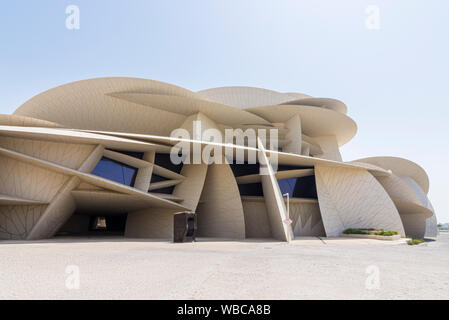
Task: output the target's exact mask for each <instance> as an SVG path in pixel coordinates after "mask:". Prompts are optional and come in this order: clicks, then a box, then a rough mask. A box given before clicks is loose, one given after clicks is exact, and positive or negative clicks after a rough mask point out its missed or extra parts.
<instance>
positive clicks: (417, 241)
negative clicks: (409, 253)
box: [407, 239, 424, 246]
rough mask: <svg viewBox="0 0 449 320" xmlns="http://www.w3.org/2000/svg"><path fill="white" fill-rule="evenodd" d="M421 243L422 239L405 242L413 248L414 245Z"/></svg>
mask: <svg viewBox="0 0 449 320" xmlns="http://www.w3.org/2000/svg"><path fill="white" fill-rule="evenodd" d="M423 242H424V240H423V239H412V240H409V241H407V244H408V245H409V246H413V245H415V244H420V243H423Z"/></svg>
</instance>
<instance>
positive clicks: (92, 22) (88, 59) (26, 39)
mask: <svg viewBox="0 0 449 320" xmlns="http://www.w3.org/2000/svg"><path fill="white" fill-rule="evenodd" d="M70 4H74V5H78V6H79V8H80V13H81V16H80V18H81V19H80V23H81V24H80V26H81V28H80V30H68V29H67V28H66V27H65V19H66V14H65V8H66V6H68V5H70ZM368 5H377V6H378V7H379V9H380V29H379V30H369V29H367V28H366V27H365V20H366V18H367V15H366V13H365V9H366V7H367V6H368ZM448 39H449V1H446V0H440V1H436V0H428V1H424V0H422V1H413V0H385V1H379V0H372V1H365V0H352V1H344V0H339V1H335V0H326V1H324V0H314V1H300V0H296V1H295V0H292V1H287V0H277V1H275V0H270V1H263V0H253V1H248V0H220V1H218V0H178V1H170V0H164V1H163V0H157V1H156V0H154V1H153V0H128V1H123V0H108V1H106V0H104V1H100V0H95V1H93V0H81V1H79V0H78V1H76V0H73V1H62V0H39V1H30V0H15V1H2V2H1V4H0V40H1V50H0V113H12V112H13V111H14V110H15V109H16V108H17V107H18V106H20V105H21V104H22V103H23V102H25V101H26V100H27V99H29V98H31V97H32V96H33V95H35V94H37V93H40V92H42V91H44V90H47V89H49V88H52V87H55V86H58V85H60V84H63V83H66V82H71V81H75V80H80V79H85V78H91V77H100V76H130V77H143V78H149V79H155V80H161V81H166V82H169V83H173V84H177V85H180V86H182V87H185V88H188V89H191V90H195V91H196V90H201V89H206V88H210V87H217V86H227V85H245V86H256V87H264V88H269V89H274V90H279V91H296V92H303V93H307V94H310V95H313V96H317V97H332V98H337V99H340V100H342V101H344V102H345V103H346V104H347V105H348V108H349V113H348V114H349V115H350V116H351V117H352V118H353V119H354V120H355V121H356V122H357V124H358V126H359V131H358V134H357V136H356V137H355V138H354V140H353V141H351V142H350V143H349V144H347V145H346V146H344V147H343V148H342V154H343V157H344V160H353V159H357V158H360V157H366V156H376V155H393V156H399V157H405V158H409V159H411V160H412V161H415V162H417V163H418V164H420V165H421V166H423V167H424V168H425V169H426V170H427V172H428V174H429V177H430V182H431V184H430V186H431V187H430V189H431V191H430V199H431V201H432V202H433V204H434V207H435V209H436V211H437V216H438V218H439V220H440V221H441V222H449V210H448V209H449V201H448V199H447V198H448V195H447V190H448V187H449V183H448V178H449V174H448V168H447V166H448V164H447V161H448V160H447V159H449V154H448V138H449V134H448V120H449V111H448V104H449V102H448V99H447V95H448V93H449V81H448V75H449V62H448V58H449V44H448V43H449V41H448Z"/></svg>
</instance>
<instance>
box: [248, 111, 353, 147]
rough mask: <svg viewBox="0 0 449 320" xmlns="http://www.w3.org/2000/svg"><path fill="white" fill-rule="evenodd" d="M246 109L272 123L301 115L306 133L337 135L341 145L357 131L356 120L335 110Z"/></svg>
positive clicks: (319, 135) (318, 135) (310, 134)
mask: <svg viewBox="0 0 449 320" xmlns="http://www.w3.org/2000/svg"><path fill="white" fill-rule="evenodd" d="M246 110H247V111H249V112H252V113H254V114H257V115H258V116H260V117H262V118H264V119H267V120H268V121H270V122H272V123H281V122H286V121H287V120H289V119H291V118H292V117H293V116H295V115H299V116H300V117H301V126H302V130H303V132H304V133H305V134H306V135H308V136H310V137H321V136H335V137H336V139H337V143H338V145H339V146H342V145H344V144H346V143H347V142H349V141H350V140H351V139H352V138H353V137H354V136H355V134H356V133H357V125H356V123H355V122H354V120H352V119H351V118H350V117H348V116H346V115H344V114H341V113H340V112H336V111H334V110H329V109H324V108H317V107H313V106H298V105H278V106H263V107H256V108H249V109H246Z"/></svg>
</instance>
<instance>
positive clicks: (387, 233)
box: [374, 230, 398, 236]
mask: <svg viewBox="0 0 449 320" xmlns="http://www.w3.org/2000/svg"><path fill="white" fill-rule="evenodd" d="M374 234H375V235H376V236H395V235H397V234H398V233H397V232H396V231H383V230H382V231H379V232H376V233H374Z"/></svg>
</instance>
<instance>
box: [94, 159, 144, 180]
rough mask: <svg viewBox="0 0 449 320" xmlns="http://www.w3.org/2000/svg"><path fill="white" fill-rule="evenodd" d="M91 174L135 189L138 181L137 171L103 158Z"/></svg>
mask: <svg viewBox="0 0 449 320" xmlns="http://www.w3.org/2000/svg"><path fill="white" fill-rule="evenodd" d="M91 173H92V174H94V175H96V176H99V177H102V178H105V179H108V180H112V181H115V182H118V183H121V184H124V185H127V186H130V187H133V186H134V182H135V180H136V175H137V169H136V168H134V167H131V166H128V165H126V164H123V163H120V162H117V161H115V160H112V159H109V158H106V157H103V158H102V159H101V160H100V161H99V162H98V164H97V166H96V167H95V169H94V170H92V172H91Z"/></svg>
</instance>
